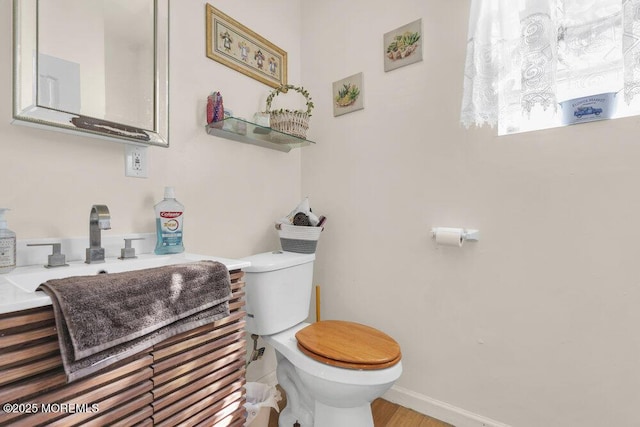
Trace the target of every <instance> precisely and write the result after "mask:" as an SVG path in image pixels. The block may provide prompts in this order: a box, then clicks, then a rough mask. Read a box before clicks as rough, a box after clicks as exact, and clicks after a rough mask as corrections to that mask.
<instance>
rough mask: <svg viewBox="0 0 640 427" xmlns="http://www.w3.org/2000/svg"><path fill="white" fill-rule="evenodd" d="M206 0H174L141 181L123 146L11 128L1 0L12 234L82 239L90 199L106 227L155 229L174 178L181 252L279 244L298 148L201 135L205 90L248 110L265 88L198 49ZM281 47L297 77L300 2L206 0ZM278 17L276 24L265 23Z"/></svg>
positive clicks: (4, 179)
mask: <svg viewBox="0 0 640 427" xmlns="http://www.w3.org/2000/svg"><path fill="white" fill-rule="evenodd" d="M205 3H206V2H204V1H198V0H188V1H180V2H172V3H171V22H170V25H171V28H170V32H171V38H170V43H171V66H170V76H171V77H170V78H171V82H170V96H171V98H170V104H171V106H170V114H171V119H170V143H171V147H170V148H168V149H163V148H159V147H152V148H149V150H148V157H149V178H148V179H139V178H128V177H125V175H124V148H123V146H122V145H121V144H117V143H112V142H107V141H103V140H100V139H93V138H87V137H83V136H76V135H69V134H64V133H59V132H53V131H46V130H40V129H34V128H29V127H24V126H16V125H12V124H10V121H11V102H12V101H11V96H12V95H11V27H12V24H11V11H12V7H11V1H10V0H0V57H1V58H4V60H3V61H0V94H1V96H0V99H1V101H0V117H2V118H3V119H2V120H0V147H1V149H2V150H1V152H0V153H1V157H0V158H1V159H2V166H1V167H0V183H2V184H1V185H0V205H1V206H2V207H5V206H6V207H9V208H11V209H12V210H11V211H10V212H9V213H8V214H7V217H8V220H9V225H10V227H11V229H13V230H14V231H15V232H16V233H17V234H18V238H37V237H65V236H66V237H73V236H86V235H88V218H89V210H90V208H91V205H93V204H94V203H105V204H107V205H108V206H109V208H110V211H111V216H112V221H111V226H112V230H110V231H107V232H105V233H112V234H127V233H141V232H153V231H154V227H155V223H154V214H153V204H154V203H156V202H157V201H159V200H160V199H161V198H162V193H163V187H164V186H165V185H172V186H174V187H175V189H176V195H177V198H178V200H180V201H181V202H182V203H183V204H184V205H185V206H186V218H185V219H186V222H185V244H186V247H187V250H189V251H191V252H200V253H207V254H214V255H219V256H226V257H240V256H246V255H249V254H251V253H255V252H256V251H263V250H267V249H271V248H273V247H275V246H277V244H278V240H277V236H276V235H275V231H274V230H273V226H272V224H273V221H274V220H276V219H277V218H279V217H280V216H282V214H283V213H286V212H288V211H289V210H290V209H291V207H292V206H295V205H296V204H297V203H298V202H299V198H300V185H301V184H300V182H301V179H300V151H299V150H295V151H292V152H290V153H288V154H287V153H281V152H278V151H273V150H268V149H264V148H260V147H253V146H249V145H245V144H240V143H237V142H233V141H229V140H226V139H220V138H216V137H213V136H209V135H207V134H206V132H205V130H204V124H205V123H206V114H205V105H206V97H207V95H208V94H209V93H210V92H211V91H213V90H220V91H221V92H222V93H223V95H224V97H225V106H226V107H227V108H230V109H232V110H234V112H235V113H236V114H237V115H241V116H244V117H251V116H252V115H253V113H254V112H255V111H258V110H260V109H262V108H264V100H265V99H266V97H267V95H268V94H269V92H270V88H269V87H267V86H265V85H264V84H262V83H259V82H257V81H256V80H253V79H250V78H248V77H245V76H244V75H241V74H239V73H237V72H235V71H233V70H231V69H230V68H227V67H225V66H223V65H221V64H219V63H217V62H215V61H213V60H211V59H208V58H207V57H206V56H205V18H204V16H205ZM210 3H211V4H213V5H214V6H216V7H218V8H219V9H221V10H222V11H224V12H226V13H227V14H229V15H231V16H234V17H235V18H236V19H237V20H238V21H240V22H241V23H243V24H245V25H246V26H248V27H249V28H251V29H253V30H254V31H256V32H258V33H260V34H265V35H267V34H268V39H269V40H270V41H272V42H273V43H275V44H277V45H278V46H280V47H282V48H283V49H284V50H285V51H287V52H288V54H289V55H290V66H289V76H290V80H291V81H294V82H298V81H299V80H300V65H299V64H300V42H299V34H300V20H299V16H300V5H299V4H298V2H296V1H293V0H277V1H270V2H269V7H267V6H266V5H265V4H264V2H261V1H259V0H255V1H243V2H242V5H239V4H238V2H224V1H213V2H210ZM273 22H279V25H277V26H275V25H273Z"/></svg>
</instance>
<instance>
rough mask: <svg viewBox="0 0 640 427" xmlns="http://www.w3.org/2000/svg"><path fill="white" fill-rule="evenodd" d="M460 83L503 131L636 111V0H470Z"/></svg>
mask: <svg viewBox="0 0 640 427" xmlns="http://www.w3.org/2000/svg"><path fill="white" fill-rule="evenodd" d="M464 86H465V88H464V95H463V102H462V113H461V121H462V123H463V124H464V125H465V126H467V127H468V126H470V125H472V124H476V125H478V126H481V125H483V124H485V123H487V124H489V125H491V126H494V125H497V126H498V133H499V134H500V135H503V134H509V133H515V132H522V131H528V130H536V129H544V128H549V127H556V126H562V125H565V124H571V123H575V122H581V121H591V120H595V119H601V118H604V117H608V114H609V113H610V112H613V113H612V115H611V117H624V116H629V115H637V114H640V102H637V100H636V102H632V101H634V99H633V98H634V95H636V94H637V93H638V92H639V91H640V0H515V1H514V0H472V3H471V14H470V22H469V39H468V43H467V60H466V66H465V81H464ZM579 98H586V99H583V100H582V102H579V101H570V100H576V99H579Z"/></svg>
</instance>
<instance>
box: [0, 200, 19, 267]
mask: <svg viewBox="0 0 640 427" xmlns="http://www.w3.org/2000/svg"><path fill="white" fill-rule="evenodd" d="M8 210H9V209H6V208H0V273H8V272H10V271H11V270H13V269H14V268H16V233H14V232H13V231H11V230H9V229H8V228H7V220H6V219H5V218H4V213H5V212H6V211H8Z"/></svg>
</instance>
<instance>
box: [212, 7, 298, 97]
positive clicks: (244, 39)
mask: <svg viewBox="0 0 640 427" xmlns="http://www.w3.org/2000/svg"><path fill="white" fill-rule="evenodd" d="M206 14H207V57H208V58H211V59H213V60H214V61H217V62H220V63H221V64H224V65H226V66H227V67H229V68H232V69H234V70H236V71H238V72H240V73H242V74H244V75H247V76H249V77H251V78H254V79H256V80H258V81H260V82H262V83H264V84H266V85H268V86H271V87H274V88H277V87H280V86H283V85H286V84H287V52H285V51H284V50H282V49H280V48H279V47H278V46H276V45H274V44H273V43H271V42H269V41H268V40H267V39H265V38H264V37H262V36H260V35H259V34H257V33H255V32H253V31H251V30H250V29H248V28H247V27H245V26H244V25H242V24H241V23H239V22H238V21H236V20H235V19H233V18H231V17H230V16H227V15H225V14H224V13H222V12H221V11H219V10H218V9H216V8H215V7H213V6H211V5H210V4H207V5H206Z"/></svg>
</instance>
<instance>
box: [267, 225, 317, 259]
mask: <svg viewBox="0 0 640 427" xmlns="http://www.w3.org/2000/svg"><path fill="white" fill-rule="evenodd" d="M279 227H280V228H279V229H278V235H279V236H280V244H281V245H282V250H283V251H287V252H297V253H299V254H313V253H315V252H316V247H317V245H318V239H319V238H320V233H321V232H322V227H305V226H299V225H287V224H279Z"/></svg>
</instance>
